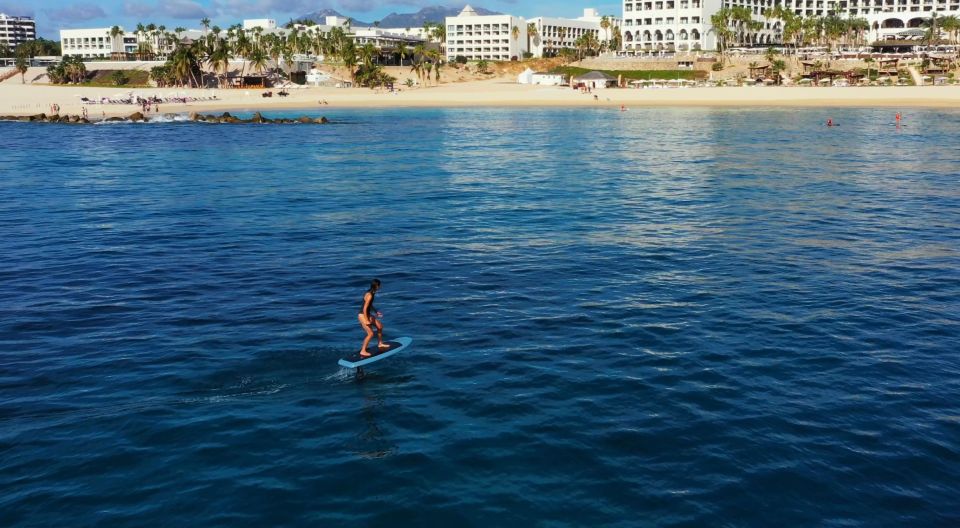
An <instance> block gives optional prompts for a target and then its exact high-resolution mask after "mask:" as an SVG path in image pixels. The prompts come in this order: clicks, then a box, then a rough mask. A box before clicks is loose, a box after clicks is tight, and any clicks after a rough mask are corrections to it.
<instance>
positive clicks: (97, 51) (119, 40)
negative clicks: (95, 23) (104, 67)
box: [60, 28, 137, 59]
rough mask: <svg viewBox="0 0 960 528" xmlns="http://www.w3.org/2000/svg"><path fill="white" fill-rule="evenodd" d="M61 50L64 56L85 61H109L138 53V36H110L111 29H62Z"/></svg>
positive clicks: (131, 34)
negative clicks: (80, 58) (75, 57)
mask: <svg viewBox="0 0 960 528" xmlns="http://www.w3.org/2000/svg"><path fill="white" fill-rule="evenodd" d="M60 50H61V53H62V54H63V55H64V56H67V55H72V56H77V57H82V58H84V59H109V58H116V57H118V56H119V55H133V54H134V53H136V52H137V36H136V35H135V34H133V33H121V34H120V35H117V36H111V35H110V28H94V29H61V30H60Z"/></svg>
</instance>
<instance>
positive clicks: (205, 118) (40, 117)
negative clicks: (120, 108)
mask: <svg viewBox="0 0 960 528" xmlns="http://www.w3.org/2000/svg"><path fill="white" fill-rule="evenodd" d="M176 117H177V115H176V114H164V115H163V119H165V120H168V121H171V120H174V119H176ZM150 119H151V118H150V117H148V116H145V115H143V113H141V112H134V113H132V114H130V115H129V116H127V117H108V118H106V119H104V120H103V121H106V122H108V123H124V122H126V123H146V122H148V121H150ZM188 120H189V121H193V122H197V123H226V124H231V125H233V124H240V125H242V124H279V125H295V124H305V125H325V124H327V123H329V122H330V120H328V119H327V118H326V117H316V118H314V117H309V116H301V117H298V118H293V119H291V118H277V119H269V118H266V117H264V116H263V114H261V113H260V112H256V113H255V114H253V116H252V117H251V118H250V119H240V118H238V117H235V116H233V115H230V113H229V112H224V113H222V114H220V115H214V114H207V115H205V114H199V113H197V112H191V113H190V115H189V117H188ZM0 121H20V122H24V123H75V124H81V123H82V124H90V123H93V122H94V121H91V120H89V119H88V118H85V117H81V116H76V115H64V116H61V115H49V116H48V115H47V114H36V115H32V116H0Z"/></svg>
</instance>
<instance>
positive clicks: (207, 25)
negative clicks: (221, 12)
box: [200, 17, 210, 37]
mask: <svg viewBox="0 0 960 528" xmlns="http://www.w3.org/2000/svg"><path fill="white" fill-rule="evenodd" d="M200 25H201V26H203V36H204V37H206V36H207V31H209V30H210V19H209V18H207V17H203V18H201V19H200Z"/></svg>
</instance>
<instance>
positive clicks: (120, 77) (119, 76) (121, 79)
mask: <svg viewBox="0 0 960 528" xmlns="http://www.w3.org/2000/svg"><path fill="white" fill-rule="evenodd" d="M110 80H111V81H113V84H115V85H117V86H123V85H124V84H127V83H128V82H130V77H129V76H128V75H127V72H125V71H123V70H116V71H114V72H113V73H111V74H110Z"/></svg>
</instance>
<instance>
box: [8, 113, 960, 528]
mask: <svg viewBox="0 0 960 528" xmlns="http://www.w3.org/2000/svg"><path fill="white" fill-rule="evenodd" d="M327 115H328V116H329V117H331V118H332V119H333V120H334V124H331V125H328V126H304V125H297V126H270V125H265V126H226V125H221V126H216V125H204V124H185V123H168V124H148V125H104V126H87V127H76V126H60V125H31V124H21V123H0V145H2V152H3V155H2V164H0V235H2V236H0V255H2V257H0V526H2V527H3V528H8V527H18V528H19V527H71V528H83V527H127V526H129V527H141V526H171V527H172V526H197V527H201V526H202V527H212V526H258V527H273V526H438V527H448V526H452V527H456V528H466V527H491V526H496V527H499V526H504V527H513V526H518V527H524V528H529V527H539V526H543V527H561V526H617V527H636V526H639V527H644V526H837V527H852V526H865V527H874V526H896V527H900V526H922V527H927V526H945V527H947V526H958V525H960V351H958V350H960V176H958V172H960V148H958V146H957V145H958V143H957V140H956V138H957V137H958V134H960V112H956V111H933V110H914V111H910V112H907V114H906V116H905V123H906V125H907V126H906V127H904V128H901V129H899V130H898V129H896V128H895V127H893V126H891V125H890V123H892V122H893V120H892V115H893V111H892V110H866V109H851V110H829V111H827V110H816V109H805V110H783V111H774V110H729V109H707V108H704V109H650V110H633V111H631V112H627V113H620V112H617V111H611V110H605V109H604V110H601V109H595V110H594V109H578V110H547V109H481V110H473V109H450V110H400V111H396V110H393V111H386V110H376V111H373V110H354V111H346V110H334V111H330V112H328V114H327ZM827 117H832V118H833V119H834V121H836V122H838V123H840V124H841V126H840V127H839V128H833V129H828V128H826V127H824V126H823V125H822V124H823V122H824V121H825V120H826V118H827ZM375 276H376V277H379V278H380V279H382V280H383V284H384V289H383V291H382V294H381V295H380V296H379V297H378V303H377V304H378V305H379V308H380V309H381V310H382V311H383V312H384V315H385V319H384V320H385V323H386V325H387V330H388V337H389V336H390V335H393V336H400V335H409V336H412V337H413V338H414V339H415V342H414V345H413V347H412V349H411V350H409V352H408V353H404V354H402V355H399V356H396V357H394V358H392V359H389V360H386V361H383V362H381V363H379V364H377V365H375V366H374V367H372V368H369V369H368V370H367V376H366V377H365V378H364V379H362V380H360V381H358V380H356V379H355V378H354V377H353V376H352V375H351V373H350V372H349V371H347V370H345V369H341V368H339V367H337V365H336V362H337V359H338V358H339V357H340V356H341V355H346V354H347V353H349V352H351V351H353V350H354V349H355V348H357V347H359V343H360V339H361V337H362V335H363V333H362V331H361V329H360V327H359V326H358V324H357V319H356V314H357V311H358V308H359V303H360V300H361V296H362V294H363V291H364V290H365V289H366V286H367V284H368V283H369V280H370V279H371V278H372V277H375Z"/></svg>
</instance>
